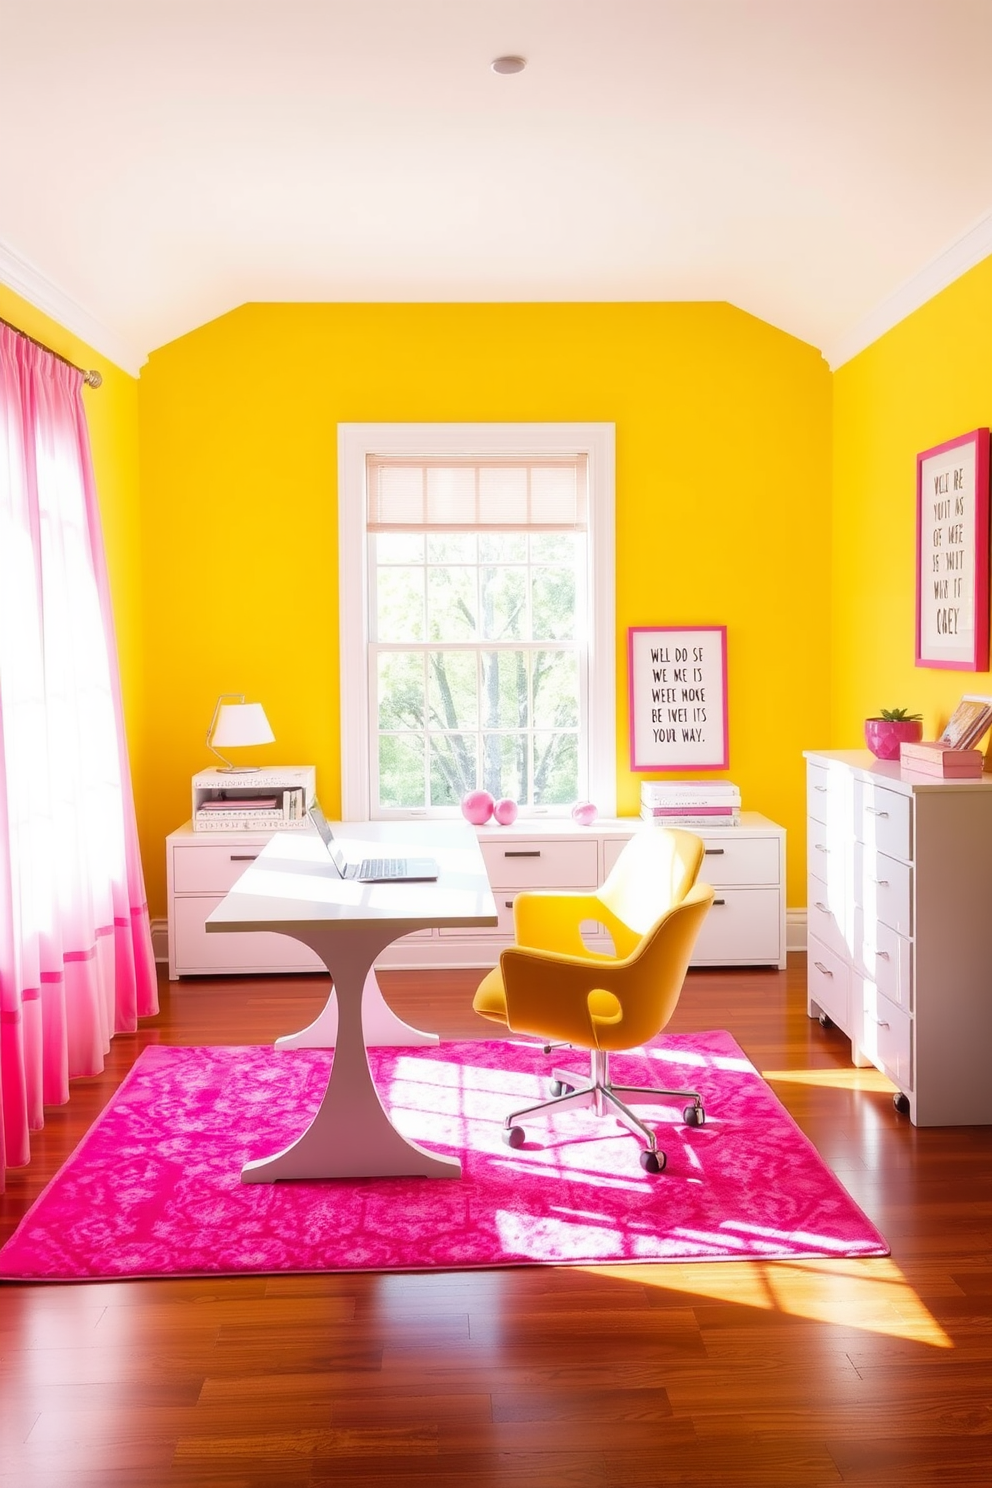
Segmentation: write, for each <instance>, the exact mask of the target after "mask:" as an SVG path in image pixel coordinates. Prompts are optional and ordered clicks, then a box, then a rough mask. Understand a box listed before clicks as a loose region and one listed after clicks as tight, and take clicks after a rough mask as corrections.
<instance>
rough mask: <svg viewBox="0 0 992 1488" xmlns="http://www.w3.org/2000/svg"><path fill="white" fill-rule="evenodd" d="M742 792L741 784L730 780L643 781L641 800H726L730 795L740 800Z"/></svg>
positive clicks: (652, 801)
mask: <svg viewBox="0 0 992 1488" xmlns="http://www.w3.org/2000/svg"><path fill="white" fill-rule="evenodd" d="M740 794H741V792H740V786H737V785H734V784H733V783H732V781H729V780H713V781H710V780H680V781H673V782H671V783H668V782H667V781H664V780H642V781H641V800H642V801H648V802H651V803H654V802H656V801H657V802H661V801H678V800H683V799H693V800H695V799H696V798H699V799H704V798H705V799H706V800H709V799H711V798H712V799H713V800H724V799H725V798H726V797H728V796H729V797H731V798H734V797H736V798H737V799H738V800H739V799H740Z"/></svg>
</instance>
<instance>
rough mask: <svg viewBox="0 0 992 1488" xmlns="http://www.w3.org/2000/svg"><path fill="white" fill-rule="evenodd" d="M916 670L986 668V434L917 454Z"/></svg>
mask: <svg viewBox="0 0 992 1488" xmlns="http://www.w3.org/2000/svg"><path fill="white" fill-rule="evenodd" d="M916 665H917V666H920V667H935V668H941V669H945V670H952V671H960V672H984V671H987V670H988V665H989V431H988V429H974V430H972V432H971V433H970V434H962V435H961V436H960V437H959V438H957V439H949V440H948V441H947V442H946V444H938V445H935V446H934V448H933V449H928V450H924V451H923V453H922V454H920V455H917V457H916Z"/></svg>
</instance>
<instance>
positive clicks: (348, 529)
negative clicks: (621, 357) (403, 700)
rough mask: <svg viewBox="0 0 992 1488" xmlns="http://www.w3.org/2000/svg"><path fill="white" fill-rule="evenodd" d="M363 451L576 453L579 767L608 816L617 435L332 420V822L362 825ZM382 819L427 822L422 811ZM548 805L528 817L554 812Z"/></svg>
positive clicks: (612, 782) (366, 787)
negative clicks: (335, 688)
mask: <svg viewBox="0 0 992 1488" xmlns="http://www.w3.org/2000/svg"><path fill="white" fill-rule="evenodd" d="M369 455H383V456H400V457H402V456H409V457H411V458H418V457H421V458H422V457H424V456H430V455H440V456H449V457H462V458H465V459H472V458H476V457H483V456H489V457H500V456H503V457H511V458H512V457H519V458H521V459H528V458H532V457H537V456H544V457H552V458H553V457H555V456H558V457H569V456H576V455H585V456H586V459H587V461H588V478H589V530H588V534H587V535H588V541H587V543H586V552H587V563H588V577H589V586H588V592H589V637H588V662H589V666H588V686H589V695H588V713H587V717H588V738H587V747H588V761H589V796H590V799H591V800H592V801H594V802H595V803H596V805H597V806H598V807H599V811H600V815H601V816H604V817H612V816H615V815H616V799H617V796H616V793H617V752H616V728H617V724H616V718H617V711H616V578H615V571H616V559H615V553H616V541H615V518H614V511H615V504H616V496H615V492H616V481H615V468H616V436H615V427H614V425H613V424H608V423H575V424H573V423H561V424H559V423H554V424H339V425H338V586H339V595H340V668H341V816H342V819H343V820H344V821H368V820H370V818H371V814H372V802H371V792H370V778H369V759H370V756H369V748H370V737H371V727H370V707H371V699H370V697H369V671H368V645H369V631H368V532H367V527H366V511H367V489H366V483H367V474H366V471H367V463H366V462H367V459H368V457H369ZM388 814H389V816H390V817H400V818H403V817H431V816H432V815H433V814H434V813H432V812H431V810H430V808H429V807H419V808H411V809H409V810H400V811H396V810H390V812H389V813H388ZM560 814H561V813H560V811H556V810H555V808H553V807H547V808H538V809H536V810H534V811H533V812H529V813H528V816H531V815H533V816H537V817H543V816H555V815H560Z"/></svg>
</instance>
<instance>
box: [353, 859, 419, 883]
mask: <svg viewBox="0 0 992 1488" xmlns="http://www.w3.org/2000/svg"><path fill="white" fill-rule="evenodd" d="M406 871H407V863H406V859H405V858H363V859H362V864H361V867H360V868H359V870H358V875H357V876H358V877H359V878H401V877H402V876H403V874H404V873H406Z"/></svg>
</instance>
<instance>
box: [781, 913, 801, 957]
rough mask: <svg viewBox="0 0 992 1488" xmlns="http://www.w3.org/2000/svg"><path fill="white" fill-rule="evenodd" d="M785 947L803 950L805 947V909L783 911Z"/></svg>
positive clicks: (791, 949)
mask: <svg viewBox="0 0 992 1488" xmlns="http://www.w3.org/2000/svg"><path fill="white" fill-rule="evenodd" d="M785 949H786V950H787V951H805V949H806V911H805V910H804V909H787V910H786V911H785Z"/></svg>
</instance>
